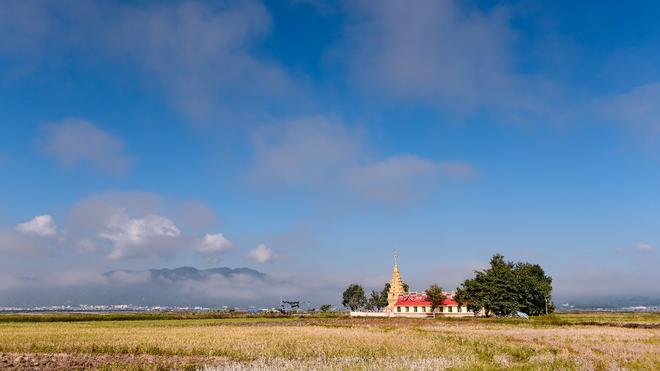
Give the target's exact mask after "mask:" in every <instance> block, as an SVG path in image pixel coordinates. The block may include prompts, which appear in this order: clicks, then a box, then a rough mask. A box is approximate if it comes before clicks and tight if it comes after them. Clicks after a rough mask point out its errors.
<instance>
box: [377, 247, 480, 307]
mask: <svg viewBox="0 0 660 371" xmlns="http://www.w3.org/2000/svg"><path fill="white" fill-rule="evenodd" d="M445 295H446V298H445V300H443V301H442V303H441V304H440V305H438V306H436V308H435V310H434V311H431V308H432V307H433V305H432V303H431V301H429V300H428V298H427V296H426V294H425V293H417V292H406V290H405V285H404V283H403V280H402V279H401V273H400V272H399V255H398V253H397V252H396V251H395V252H394V268H393V270H392V279H391V280H390V291H389V292H388V293H387V307H386V308H385V310H384V312H385V313H387V314H388V315H390V316H402V317H428V316H432V315H443V316H455V317H456V316H474V312H472V311H469V310H468V308H467V306H465V305H464V304H463V305H462V304H459V303H458V302H457V301H455V300H454V293H450V292H445Z"/></svg>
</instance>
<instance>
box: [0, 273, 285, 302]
mask: <svg viewBox="0 0 660 371" xmlns="http://www.w3.org/2000/svg"><path fill="white" fill-rule="evenodd" d="M49 281H50V282H49ZM49 281H46V280H44V279H36V278H30V277H26V278H23V279H22V280H21V282H20V285H15V287H12V288H9V289H4V290H2V291H0V306H42V305H66V304H71V305H77V304H94V305H111V304H135V305H151V306H154V305H180V306H192V305H203V306H212V307H215V306H220V305H249V304H262V305H266V304H271V301H272V300H274V299H275V298H268V297H266V296H265V295H263V294H262V293H263V292H264V291H266V290H264V287H267V286H271V285H273V284H274V283H273V282H270V281H269V280H268V276H267V275H266V274H265V273H262V272H259V271H257V270H254V269H250V268H228V267H219V268H210V269H201V270H200V269H197V268H194V267H179V268H174V269H167V268H165V269H149V270H142V271H129V270H116V271H110V272H106V273H104V274H102V275H99V276H91V277H90V276H85V277H82V278H81V279H80V280H79V281H80V282H79V283H74V284H72V282H71V279H70V278H69V279H68V280H67V281H66V283H62V284H58V282H57V278H53V280H52V281H51V280H49Z"/></svg>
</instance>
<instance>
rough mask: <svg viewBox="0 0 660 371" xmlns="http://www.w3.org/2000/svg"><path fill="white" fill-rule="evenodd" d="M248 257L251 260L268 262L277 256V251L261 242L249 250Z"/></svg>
mask: <svg viewBox="0 0 660 371" xmlns="http://www.w3.org/2000/svg"><path fill="white" fill-rule="evenodd" d="M247 256H248V258H250V259H251V260H254V261H256V262H257V263H262V264H263V263H267V262H269V261H271V260H273V258H274V257H275V253H274V252H273V250H272V249H271V248H269V247H268V246H266V245H264V244H260V245H259V246H257V247H255V248H254V249H252V250H250V251H249V252H248V255H247Z"/></svg>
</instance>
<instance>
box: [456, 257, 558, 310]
mask: <svg viewBox="0 0 660 371" xmlns="http://www.w3.org/2000/svg"><path fill="white" fill-rule="evenodd" d="M475 273H476V276H475V277H474V278H472V279H467V280H465V282H463V283H462V284H461V286H460V287H459V288H457V289H456V295H455V296H454V299H455V300H457V301H458V302H460V303H464V304H466V305H467V306H468V309H470V310H473V311H475V313H477V312H479V311H481V310H484V312H485V314H486V316H490V315H497V316H506V315H510V314H512V313H515V312H518V311H520V312H523V313H526V314H528V315H540V314H545V313H551V312H552V311H553V310H554V306H553V304H552V300H551V299H552V278H551V277H550V276H547V275H546V274H545V272H544V271H543V268H541V266H540V265H538V264H531V263H526V262H518V263H513V262H508V261H505V260H504V256H502V255H500V254H496V255H494V256H493V257H492V258H491V260H490V267H488V268H487V269H485V270H483V271H476V272H475Z"/></svg>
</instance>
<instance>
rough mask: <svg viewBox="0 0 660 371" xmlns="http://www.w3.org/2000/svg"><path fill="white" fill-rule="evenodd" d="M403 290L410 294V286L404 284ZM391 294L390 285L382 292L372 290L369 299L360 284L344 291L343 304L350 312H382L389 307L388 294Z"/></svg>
mask: <svg viewBox="0 0 660 371" xmlns="http://www.w3.org/2000/svg"><path fill="white" fill-rule="evenodd" d="M403 289H404V290H405V291H406V292H408V284H407V283H405V282H404V283H403ZM389 292H390V283H389V282H387V283H386V284H385V285H384V286H383V290H382V291H378V290H371V293H369V297H368V298H367V297H366V296H365V294H364V288H362V286H361V285H358V284H351V285H349V286H348V287H347V288H346V290H344V294H343V300H342V302H341V304H342V305H343V306H345V307H347V308H349V309H350V310H357V309H361V308H366V309H368V310H381V309H383V308H385V307H386V306H387V294H389Z"/></svg>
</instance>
